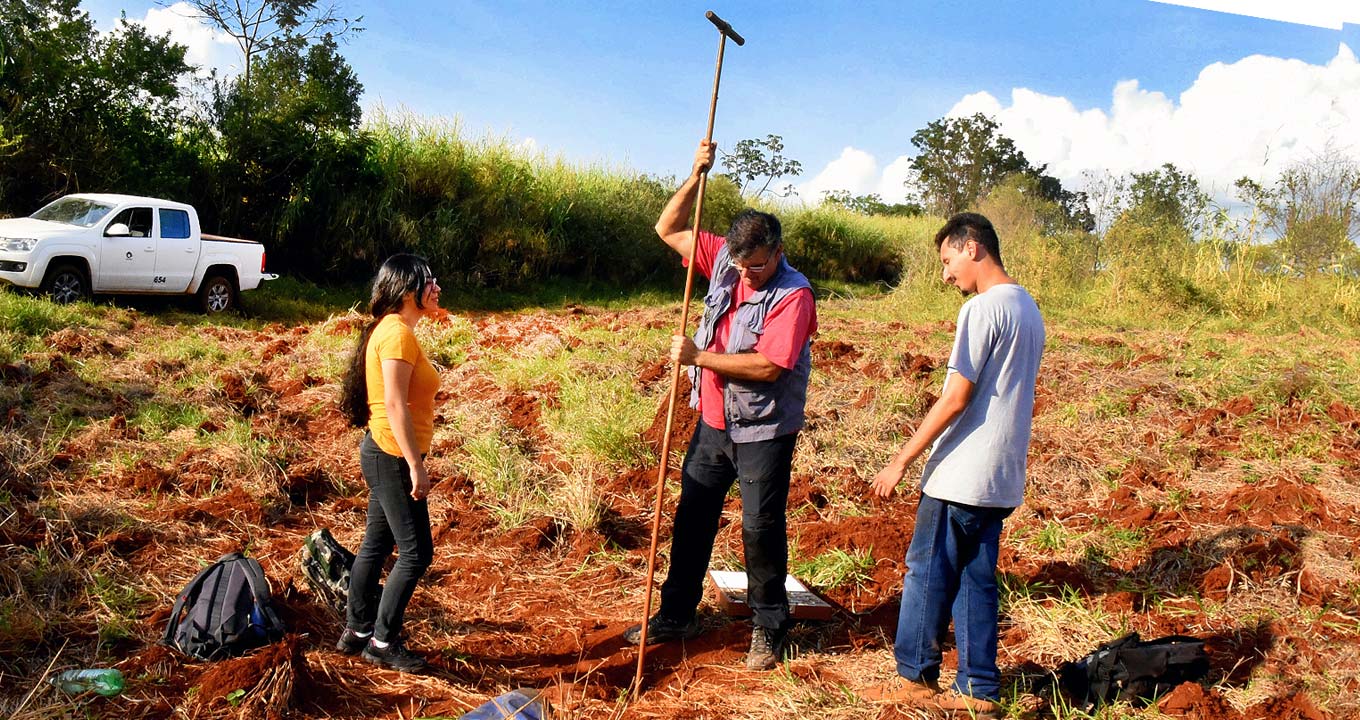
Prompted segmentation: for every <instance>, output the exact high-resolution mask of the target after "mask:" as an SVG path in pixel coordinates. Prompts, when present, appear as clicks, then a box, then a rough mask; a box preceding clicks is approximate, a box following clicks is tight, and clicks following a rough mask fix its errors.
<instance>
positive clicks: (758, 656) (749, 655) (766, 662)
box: [746, 625, 788, 670]
mask: <svg viewBox="0 0 1360 720" xmlns="http://www.w3.org/2000/svg"><path fill="white" fill-rule="evenodd" d="M787 640H788V632H787V631H785V630H774V629H771V628H764V627H760V626H759V625H756V626H755V627H752V628H751V649H750V650H747V651H746V669H747V670H769V669H770V668H772V667H774V666H775V665H778V664H779V663H780V662H781V661H782V660H783V659H784V654H785V652H786V651H787V650H788V642H787Z"/></svg>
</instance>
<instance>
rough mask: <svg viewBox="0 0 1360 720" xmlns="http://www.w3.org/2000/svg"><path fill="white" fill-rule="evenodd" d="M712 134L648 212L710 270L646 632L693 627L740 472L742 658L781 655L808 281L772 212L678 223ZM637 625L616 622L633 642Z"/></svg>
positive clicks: (768, 661)
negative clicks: (656, 600)
mask: <svg viewBox="0 0 1360 720" xmlns="http://www.w3.org/2000/svg"><path fill="white" fill-rule="evenodd" d="M715 147H716V146H715V145H713V144H712V143H700V145H699V149H698V151H697V152H696V153H695V158H694V168H693V171H692V172H691V173H690V176H689V177H688V178H687V179H686V180H685V183H684V184H683V185H681V186H680V189H679V190H677V191H676V193H675V195H674V196H673V197H672V198H671V200H670V202H668V203H667V204H666V207H665V209H664V210H662V212H661V218H660V219H659V220H657V223H656V232H657V235H659V236H661V239H662V240H663V241H665V243H666V244H667V245H669V246H670V247H671V248H672V249H674V250H675V251H676V252H677V253H679V254H680V256H681V257H682V258H689V257H690V255H691V251H692V252H693V256H694V262H695V269H696V270H698V271H699V272H701V273H703V274H704V276H705V277H707V278H708V279H709V288H708V293H707V294H706V295H705V297H704V313H703V316H702V317H701V318H700V320H699V328H698V331H697V332H696V333H695V336H694V338H693V339H690V338H687V337H684V336H681V335H677V336H675V337H674V338H673V340H672V344H671V360H672V361H673V362H678V363H680V364H681V365H685V366H689V372H690V379H691V382H692V383H693V386H694V390H693V392H692V394H691V396H690V404H691V405H692V406H694V407H696V408H698V409H699V414H700V423H699V426H698V427H697V428H696V429H695V431H694V436H693V438H691V440H690V445H689V450H688V452H687V453H686V454H685V463H684V467H683V469H682V472H681V485H680V500H679V503H678V504H677V506H676V509H675V522H674V534H673V536H672V538H671V564H670V571H669V574H668V575H667V577H666V582H665V584H663V585H662V587H661V607H660V608H659V609H658V611H657V613H656V615H654V616H653V617H652V618H651V619H650V620H649V621H648V623H647V641H648V643H649V644H650V643H653V642H655V643H661V642H666V641H668V640H685V639H689V638H692V637H694V636H696V635H698V634H699V631H700V628H699V623H698V620H697V618H696V615H695V611H696V610H697V609H698V607H699V601H700V599H701V598H702V596H703V579H704V573H705V571H706V570H707V569H708V562H709V559H710V557H711V556H712V553H713V539H714V537H715V536H716V535H717V532H718V520H719V519H720V518H721V516H722V508H723V501H724V499H725V498H726V496H727V491H728V488H730V487H731V486H732V483H733V482H734V481H739V484H740V489H741V506H742V518H741V521H742V544H743V546H744V550H745V565H746V586H747V601H748V604H749V606H750V608H751V611H752V613H753V614H754V616H755V617H754V619H753V621H752V625H753V626H752V631H751V647H750V651H749V652H748V653H747V656H746V667H748V668H750V669H753V670H764V669H769V668H771V667H774V666H775V665H776V664H778V663H779V661H780V660H782V659H783V657H784V653H785V649H786V643H785V639H786V637H787V634H788V627H789V603H788V597H787V595H786V593H785V591H784V578H785V575H786V574H787V572H788V532H787V523H786V517H785V514H786V506H787V503H788V494H789V476H790V471H791V468H792V465H793V448H794V444H795V442H796V440H797V438H798V431H799V430H801V429H802V428H803V416H804V407H805V405H806V403H807V384H808V375H809V373H810V372H811V370H812V354H811V351H810V345H811V337H812V334H813V333H815V332H816V331H817V309H816V305H815V303H814V301H813V296H812V286H811V284H809V283H808V280H807V278H806V277H804V276H803V274H802V273H800V272H798V271H797V270H794V269H793V267H792V266H791V265H789V263H788V261H787V260H786V259H785V258H784V249H783V242H782V240H783V236H782V234H781V231H780V226H779V220H778V219H777V218H775V217H774V216H773V215H771V214H769V213H763V212H758V211H755V210H749V209H748V210H744V211H742V212H741V213H740V214H738V215H737V217H736V218H735V219H733V221H732V227H731V229H730V230H729V231H728V233H727V236H726V237H720V236H717V235H714V234H712V233H708V232H704V231H698V232H694V231H691V230H690V229H689V228H688V227H687V225H688V222H689V217H690V215H691V214H692V210H693V207H694V201H695V198H696V195H697V194H698V186H699V177H700V175H702V174H703V173H704V172H706V171H707V170H708V168H710V167H712V165H713V153H714V150H715ZM640 636H641V626H634V627H632V628H629V629H628V630H627V631H625V632H624V639H625V640H627V641H629V642H633V643H636V642H638V640H639V639H640Z"/></svg>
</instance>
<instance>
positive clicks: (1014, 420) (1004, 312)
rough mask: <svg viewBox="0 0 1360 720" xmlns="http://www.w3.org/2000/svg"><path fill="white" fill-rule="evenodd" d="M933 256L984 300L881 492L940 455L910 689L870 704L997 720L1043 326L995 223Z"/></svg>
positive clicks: (965, 312) (910, 555)
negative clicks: (1000, 578) (1006, 557)
mask: <svg viewBox="0 0 1360 720" xmlns="http://www.w3.org/2000/svg"><path fill="white" fill-rule="evenodd" d="M935 245H936V247H938V248H939V250H940V262H941V263H943V265H944V269H943V279H944V281H945V282H946V283H948V284H950V285H953V286H955V287H957V288H958V289H959V291H961V292H962V293H963V294H964V295H970V294H973V293H977V295H976V296H975V297H973V298H972V299H970V300H969V301H968V302H966V303H964V304H963V307H962V308H961V309H960V310H959V319H958V331H957V332H958V334H957V335H956V337H955V339H954V349H953V352H952V353H950V356H949V372H948V374H947V375H946V377H945V383H944V389H943V390H942V391H941V393H940V399H939V400H938V401H936V402H935V405H934V406H932V407H931V408H930V412H928V413H926V417H925V419H924V420H922V421H921V425H920V427H919V428H917V430H916V432H915V433H914V434H913V435H912V437H911V439H910V440H908V441H907V444H906V445H904V446H903V447H902V449H901V450H900V451H899V452H898V453H897V455H896V456H894V457H893V459H892V461H891V462H890V463H888V466H887V467H885V468H883V469H882V470H880V471H879V473H878V474H877V475H876V476H875V477H874V480H873V484H872V487H871V492H872V493H873V494H875V495H877V496H879V497H883V498H886V497H889V496H891V495H892V494H893V491H894V490H895V489H896V488H897V485H898V484H899V483H900V482H901V481H902V479H903V477H905V476H906V473H907V468H908V467H909V466H910V465H911V463H912V462H913V461H915V460H916V458H918V457H920V456H921V455H922V453H924V451H925V449H926V447H927V446H931V452H930V459H929V460H927V461H926V465H925V470H924V472H923V474H922V479H921V502H920V505H919V507H918V508H917V512H916V529H915V530H914V531H913V533H912V538H911V546H910V547H909V548H908V549H907V558H906V565H907V574H906V577H905V578H904V579H903V582H902V609H901V614H900V615H899V617H898V621H897V641H896V643H895V645H894V648H893V655H894V656H895V657H896V660H897V674H898V675H899V676H900V677H899V678H898V679H897V680H896V681H895V682H891V683H888V684H887V685H885V686H882V687H878V688H874V689H871V690H869V691H867V692H865V693H864V694H865V696H866V697H867V698H869V699H873V700H879V701H884V702H902V703H907V704H911V705H914V706H917V707H934V708H939V709H943V710H962V711H967V712H969V713H972V714H974V715H976V716H981V717H986V716H989V715H990V716H995V715H998V714H999V713H1000V709H1001V708H1000V704H999V700H1000V698H1001V692H1000V691H1001V672H1000V670H999V669H998V668H997V665H996V644H997V616H998V606H999V598H998V592H997V584H996V561H997V553H998V546H999V543H1000V538H1001V523H1002V521H1003V520H1005V519H1006V517H1007V516H1008V515H1010V513H1011V511H1012V510H1014V509H1015V508H1016V507H1017V506H1019V505H1020V503H1021V502H1022V501H1023V500H1024V494H1025V459H1026V456H1027V455H1028V453H1029V439H1030V425H1031V418H1032V416H1033V413H1034V384H1035V380H1036V377H1037V375H1038V372H1039V358H1040V356H1041V355H1042V354H1043V349H1044V320H1043V317H1042V316H1041V315H1040V314H1039V307H1038V305H1036V304H1035V302H1034V299H1033V298H1032V297H1030V295H1029V293H1027V292H1025V289H1024V288H1022V287H1020V286H1019V285H1017V284H1016V283H1015V281H1014V280H1013V279H1011V277H1010V276H1009V275H1007V274H1006V269H1005V267H1004V266H1003V265H1002V264H1001V247H1000V241H999V240H998V239H997V236H996V230H995V229H994V228H993V227H992V223H991V222H990V221H989V220H987V218H985V217H983V216H981V215H978V214H976V213H960V214H958V215H955V216H954V217H952V218H950V219H949V222H947V223H945V225H944V227H943V228H941V229H940V231H939V232H938V233H937V234H936V235H935ZM932 443H934V444H933V446H932V445H931V444H932ZM951 617H952V618H953V620H954V638H955V644H956V645H957V647H958V655H959V672H958V676H957V678H956V679H955V681H954V686H953V688H952V691H950V692H944V691H942V690H941V689H940V687H939V684H938V681H939V677H940V660H941V652H940V643H941V641H942V640H943V638H944V634H945V632H946V630H947V629H948V627H949V620H950V618H951Z"/></svg>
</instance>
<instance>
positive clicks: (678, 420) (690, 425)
mask: <svg viewBox="0 0 1360 720" xmlns="http://www.w3.org/2000/svg"><path fill="white" fill-rule="evenodd" d="M691 388H693V385H691V384H690V381H689V375H688V373H681V374H680V385H679V387H677V388H676V398H675V418H674V419H673V422H672V424H671V437H670V449H671V452H675V451H676V450H682V451H683V450H684V449H685V448H687V447H689V439H690V437H691V436H692V435H694V429H695V428H697V427H698V426H699V411H698V410H695V409H694V408H691V407H690V406H689V394H690V390H691ZM669 403H670V397H669V396H667V395H662V397H661V402H659V403H658V404H657V407H656V414H655V415H653V416H652V424H651V425H648V426H647V429H646V430H643V431H642V441H643V442H645V443H647V447H649V448H651V450H652V454H653V455H657V456H659V455H660V454H661V443H662V441H663V440H665V436H666V411H667V409H668V407H669Z"/></svg>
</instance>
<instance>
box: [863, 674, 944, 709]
mask: <svg viewBox="0 0 1360 720" xmlns="http://www.w3.org/2000/svg"><path fill="white" fill-rule="evenodd" d="M939 694H940V686H939V685H938V684H937V683H935V682H934V681H923V682H917V681H915V680H908V679H906V678H904V677H902V676H901V675H897V676H894V677H893V679H892V680H889V681H888V682H885V683H883V684H882V685H875V686H873V687H871V688H868V689H867V690H865V691H864V692H861V693H860V694H859V696H860V697H862V698H864V699H865V700H868V701H870V702H878V703H903V704H906V705H914V706H917V707H920V706H922V705H924V704H926V703H930V702H932V701H934V700H935V696H936V695H939Z"/></svg>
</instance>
